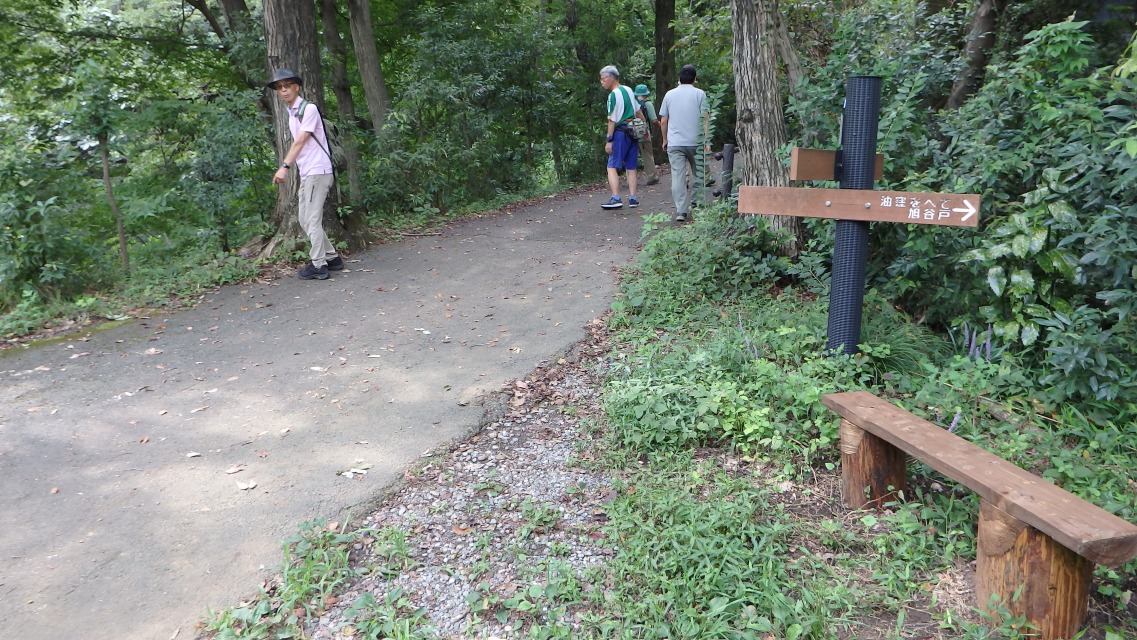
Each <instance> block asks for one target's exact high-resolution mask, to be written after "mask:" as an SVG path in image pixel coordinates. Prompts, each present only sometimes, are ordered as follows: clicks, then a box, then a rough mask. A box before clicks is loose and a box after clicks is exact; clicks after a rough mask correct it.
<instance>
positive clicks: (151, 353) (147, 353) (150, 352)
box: [142, 347, 162, 356]
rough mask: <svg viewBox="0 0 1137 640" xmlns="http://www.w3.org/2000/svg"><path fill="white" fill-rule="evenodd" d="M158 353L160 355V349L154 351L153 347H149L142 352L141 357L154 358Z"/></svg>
mask: <svg viewBox="0 0 1137 640" xmlns="http://www.w3.org/2000/svg"><path fill="white" fill-rule="evenodd" d="M159 353H162V350H161V349H155V348H154V347H150V348H149V349H147V350H145V351H143V352H142V355H144V356H156V355H158V354H159Z"/></svg>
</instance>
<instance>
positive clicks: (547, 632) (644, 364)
mask: <svg viewBox="0 0 1137 640" xmlns="http://www.w3.org/2000/svg"><path fill="white" fill-rule="evenodd" d="M757 225H758V226H753V225H752V223H751V222H739V221H718V220H716V219H715V216H713V215H704V216H702V217H701V218H700V222H698V223H696V224H694V225H690V226H687V227H683V228H679V229H666V228H652V229H650V233H651V236H652V237H651V240H650V241H649V242H648V245H647V247H646V248H645V251H644V252H643V258H642V260H641V262H640V263H639V265H638V266H637V267H636V269H634V270H632V272H631V273H630V274H628V276H627V281H626V282H625V284H624V295H623V297H622V298H621V299H620V300H619V301H618V302H617V303H616V304H615V305H613V306H614V313H613V314H612V316H611V318H610V322H609V325H610V328H611V332H610V333H609V334H608V335H607V336H605V337H606V338H608V339H610V341H611V349H610V352H609V354H608V358H607V361H606V372H607V373H606V380H605V382H604V384H603V389H602V405H603V409H604V412H603V415H602V416H601V415H597V414H596V413H594V412H592V411H591V410H589V411H587V412H586V413H587V415H589V416H595V418H590V419H589V421H588V424H589V425H590V427H591V431H590V432H589V436H590V437H592V438H597V441H596V442H595V443H594V445H593V446H591V447H588V446H586V445H585V444H584V443H583V442H582V443H581V445H580V448H578V449H577V451H576V456H575V457H574V459H573V460H571V461H570V465H572V466H579V467H588V468H589V469H591V470H593V471H597V472H602V473H604V474H605V475H606V476H607V477H608V478H610V479H612V493H613V495H612V496H611V498H612V499H611V500H610V501H609V502H607V503H606V505H605V507H604V509H603V512H604V517H605V518H606V522H605V523H604V524H603V525H602V527H601V531H602V533H603V535H602V536H601V539H603V540H605V541H606V544H610V548H611V552H612V555H611V557H610V558H608V559H607V561H606V562H604V563H603V564H601V565H597V566H593V567H592V568H590V569H588V570H585V571H582V572H578V571H576V570H574V569H573V568H572V566H571V565H570V564H568V563H566V562H564V561H562V558H564V557H567V556H569V555H570V552H571V548H569V547H568V545H567V544H566V543H564V542H557V543H556V545H553V544H550V545H548V550H547V552H546V555H545V556H544V557H535V556H531V555H530V554H531V553H532V549H533V548H534V547H533V546H532V545H530V543H532V542H535V541H537V540H539V539H541V538H543V537H544V536H545V534H546V532H548V531H549V530H551V529H554V528H556V527H557V526H558V524H559V523H560V522H561V520H562V515H561V514H562V513H563V512H562V511H560V510H559V508H560V507H559V506H558V505H550V504H542V503H539V502H536V501H531V500H515V501H514V502H511V503H509V504H511V505H513V506H512V507H510V508H508V509H506V510H505V512H508V513H507V515H508V514H513V515H512V516H510V517H515V518H516V520H517V521H518V530H517V535H516V536H515V537H514V538H513V539H512V545H511V546H510V547H509V549H508V550H507V553H509V554H512V555H513V556H515V557H514V558H513V560H514V562H515V564H516V565H517V566H522V567H524V569H523V570H520V571H519V575H518V580H517V583H518V584H519V585H522V587H519V588H518V589H517V590H515V591H510V592H508V593H503V592H502V591H501V590H500V589H499V588H497V587H495V586H494V585H493V584H491V582H490V578H491V576H489V575H488V574H487V571H488V569H489V567H490V566H491V565H492V563H491V559H490V558H488V557H484V556H483V557H481V558H480V561H479V562H476V563H474V564H473V565H472V566H470V567H468V568H467V575H468V576H470V585H471V588H470V590H469V593H468V594H467V597H466V602H467V604H468V606H469V614H468V616H469V617H468V620H469V627H468V629H469V631H470V633H469V636H470V637H478V636H477V634H478V633H479V632H480V630H482V629H484V628H485V627H484V626H480V625H484V624H491V623H496V624H497V625H499V626H498V627H494V629H495V634H496V635H501V634H502V633H504V634H505V637H511V638H522V637H524V638H598V639H608V638H613V639H617V638H618V639H639V638H644V639H647V638H676V639H677V638H692V639H694V638H699V639H702V638H730V639H754V640H768V639H770V638H779V639H781V638H816V639H820V640H830V639H832V640H850V639H853V638H856V639H858V640H870V639H881V640H884V639H894V638H895V639H900V638H914V637H919V638H929V639H931V638H934V639H937V640H947V639H949V638H952V639H955V638H963V639H968V640H980V639H988V638H1006V639H1010V640H1016V639H1022V638H1029V637H1031V631H1030V629H1029V628H1027V627H1026V626H1025V625H1024V621H1023V620H1022V619H1018V618H1015V617H1013V616H1011V615H1010V614H1009V613H1008V612H1007V611H1006V610H1002V609H995V610H994V611H993V612H992V613H981V612H979V611H978V610H977V609H976V608H975V606H974V605H975V603H974V602H973V601H972V597H973V595H972V594H973V590H972V589H971V584H972V576H971V572H972V564H971V563H972V561H973V560H974V557H975V544H976V542H975V523H976V521H977V511H978V499H977V497H976V496H975V495H974V494H971V493H970V492H968V491H966V490H965V489H963V488H961V487H958V486H956V485H955V484H954V483H953V482H951V481H949V480H947V479H946V478H944V477H942V476H938V475H936V474H934V473H933V472H931V471H930V470H927V469H921V468H916V469H914V470H913V472H912V475H913V476H914V482H913V483H912V487H911V489H910V493H911V495H909V496H906V498H907V499H906V501H904V502H898V503H894V504H891V505H888V506H887V508H886V509H885V510H884V511H882V512H868V511H849V510H848V509H846V508H845V507H844V506H843V505H842V501H841V497H840V476H839V470H838V469H837V466H838V463H839V452H838V450H837V445H836V439H837V438H836V422H837V421H836V419H835V416H833V415H831V414H830V413H828V412H827V411H826V410H824V409H823V408H822V407H821V405H820V402H819V399H820V397H821V395H823V394H825V393H829V392H833V391H841V390H849V389H869V390H872V391H874V392H876V393H878V394H881V395H884V396H887V397H889V398H890V399H892V400H893V401H895V402H898V403H900V404H902V405H903V406H905V407H906V408H908V409H909V410H910V411H913V412H915V413H917V414H919V415H922V416H923V417H925V418H927V419H929V420H932V421H933V422H936V423H937V424H940V425H941V426H943V427H945V428H946V427H949V426H952V427H954V429H955V432H956V433H958V434H960V435H961V436H962V437H965V438H967V439H969V440H971V441H973V442H976V443H977V444H979V445H981V446H983V447H985V448H987V449H989V450H991V451H993V452H995V453H997V454H998V455H1001V456H1003V457H1005V458H1007V459H1008V460H1011V461H1013V462H1015V463H1016V464H1019V465H1020V466H1022V467H1024V468H1026V469H1030V470H1032V471H1034V472H1035V473H1039V474H1041V475H1043V476H1044V477H1046V478H1047V479H1049V480H1051V481H1052V482H1055V483H1057V484H1059V485H1061V486H1063V487H1064V488H1066V489H1067V490H1069V491H1071V492H1072V493H1075V494H1077V495H1080V496H1082V497H1083V498H1085V499H1087V500H1089V501H1091V502H1093V503H1095V504H1098V505H1099V506H1102V507H1103V508H1105V509H1107V510H1109V511H1112V512H1114V513H1116V514H1118V515H1119V516H1121V517H1122V518H1125V519H1127V520H1130V521H1135V520H1137V485H1135V484H1134V483H1133V480H1132V479H1131V473H1130V470H1132V469H1133V468H1137V449H1135V447H1134V446H1133V443H1134V442H1137V421H1134V420H1132V419H1131V416H1132V415H1133V411H1134V410H1133V408H1132V406H1129V407H1126V406H1117V407H1114V412H1113V414H1112V415H1113V418H1112V419H1109V418H1106V419H1102V418H1101V417H1100V416H1101V415H1107V416H1108V415H1110V414H1109V412H1108V411H1103V408H1102V407H1101V406H1094V407H1091V408H1088V409H1083V408H1081V407H1076V406H1068V407H1064V408H1063V410H1062V412H1061V413H1057V414H1056V413H1042V412H1040V411H1039V410H1038V408H1037V406H1038V405H1037V404H1036V403H1033V402H1032V401H1031V398H1032V391H1033V390H1034V388H1033V386H1032V385H1033V380H1034V378H1033V377H1032V376H1031V374H1030V372H1029V371H1024V370H1023V369H1022V367H1021V366H1020V364H1019V361H1018V360H1017V359H1016V358H1015V355H1014V354H1013V353H1011V352H1009V351H1008V350H1006V349H998V348H995V349H992V350H991V351H990V355H988V351H987V350H986V349H984V350H982V352H979V351H977V350H975V349H963V350H960V349H959V348H958V346H957V345H953V343H952V342H951V341H950V340H947V339H944V338H942V337H939V336H936V335H934V334H932V333H930V332H928V331H927V330H926V329H924V328H921V327H917V326H914V325H913V324H912V323H911V322H910V321H909V319H908V318H905V317H904V316H903V315H902V314H899V313H897V312H896V311H895V310H894V309H893V308H892V306H891V305H889V304H888V303H887V301H885V300H883V299H882V298H880V297H879V296H878V295H876V294H874V293H871V292H870V294H869V295H868V296H866V318H865V323H864V331H863V344H862V345H861V350H860V353H858V354H857V355H854V356H840V357H824V356H822V355H821V354H820V352H821V351H822V349H823V347H824V344H825V340H824V331H825V321H826V311H827V301H826V299H825V296H824V292H823V291H820V292H819V290H818V289H817V287H816V286H815V285H816V283H817V282H820V281H823V280H824V278H825V276H824V274H823V273H821V272H820V271H819V270H818V268H817V265H818V264H819V261H816V260H814V261H811V262H810V264H811V267H810V269H809V274H808V277H807V278H806V277H802V275H801V273H800V270H797V271H795V269H794V268H791V267H792V265H786V263H784V262H782V261H780V259H779V258H775V257H772V256H770V255H768V254H767V252H769V251H770V250H771V248H772V247H776V246H778V239H777V238H776V237H774V236H772V235H770V234H768V233H766V232H765V231H764V230H763V228H762V227H761V226H760V225H761V223H757ZM756 239H758V240H761V242H758V240H756ZM720 245H723V246H720ZM692 248H697V250H698V251H705V252H707V253H709V254H714V255H720V256H728V255H729V254H731V253H732V252H737V251H746V252H749V254H750V255H749V256H748V257H747V258H746V259H745V260H742V259H740V258H737V257H735V258H727V259H726V260H725V263H726V264H734V265H736V268H723V269H720V268H717V267H713V266H712V265H711V264H710V263H709V262H706V263H705V262H704V261H703V260H702V259H701V258H700V257H699V256H697V255H692V256H688V257H686V258H682V259H679V258H677V257H676V255H677V254H676V252H677V251H678V252H682V251H691V252H692V253H694V252H695V251H694V250H693V249H692ZM677 260H678V261H679V262H680V263H681V264H682V265H684V267H685V268H690V269H692V270H695V271H700V272H701V275H700V276H699V277H698V278H697V282H698V285H697V286H695V287H694V288H692V287H690V286H689V281H688V279H686V278H684V277H683V275H684V274H683V271H682V269H675V268H674V264H675V263H676V261H677ZM668 265H670V266H668ZM783 267H786V268H783ZM799 286H802V288H799ZM1091 410H1092V413H1091ZM564 411H565V413H566V414H574V413H575V411H574V410H572V408H571V407H566V408H565V410H564ZM1090 415H1093V416H1095V418H1093V419H1091V418H1090V417H1088V416H1090ZM470 489H471V492H472V493H473V494H475V495H477V496H479V497H481V498H482V499H488V498H490V497H493V496H497V495H500V494H502V493H505V492H508V491H509V489H510V487H509V485H508V484H507V483H503V482H501V481H500V480H499V479H497V478H496V477H495V476H494V475H493V474H492V473H487V475H486V476H485V477H484V478H482V479H481V480H480V481H477V482H474V483H472V484H471V485H470ZM581 491H583V489H582V488H581V487H580V486H577V485H573V488H572V489H571V490H566V496H567V497H568V498H570V499H571V498H572V497H573V496H575V495H577V494H578V493H579V492H581ZM505 512H503V513H505ZM364 535H365V536H366V537H368V539H372V540H374V544H373V545H372V547H373V549H374V550H375V551H376V553H375V556H376V557H377V558H379V559H380V565H381V566H379V567H370V568H368V569H367V570H368V571H376V572H378V574H379V575H381V576H383V577H384V578H386V579H390V578H393V577H395V576H398V575H399V574H400V573H401V572H403V571H408V570H411V569H412V568H415V566H416V565H415V562H414V561H413V560H412V559H411V556H410V554H409V552H408V547H409V544H408V538H407V534H406V533H405V532H402V531H400V530H398V529H385V530H383V531H380V532H378V533H374V532H368V533H366V534H364ZM589 535H597V532H596V531H591V532H590V533H589ZM483 540H484V545H483V544H482V543H479V549H481V548H483V547H484V548H485V549H488V548H489V540H488V539H483ZM333 546H334V545H333ZM310 548H311V549H313V550H318V549H326V548H327V547H326V545H317V544H313V545H312V546H311V547H310ZM321 553H323V552H321ZM318 557H319V558H323V557H324V556H323V555H319V556H318ZM288 558H289V562H292V563H296V562H297V561H298V558H297V557H295V554H293V555H289V556H288ZM316 564H317V565H319V566H325V565H327V566H332V565H333V564H334V563H330V562H324V561H323V560H321V561H319V562H317V563H316ZM285 574H290V575H293V576H308V575H309V574H308V573H307V572H306V570H305V571H299V570H294V571H291V572H285ZM339 575H341V574H335V575H334V576H333V577H331V578H328V579H322V578H317V577H316V576H317V574H315V573H313V574H311V577H304V578H303V580H304V581H307V582H312V583H314V584H317V585H319V586H318V588H307V589H302V588H288V589H285V588H284V587H283V586H282V587H280V588H279V592H274V593H270V594H265V597H264V598H263V599H262V601H260V602H258V603H257V604H256V605H255V607H261V609H256V608H253V609H250V608H249V607H243V608H239V609H238V611H240V614H239V615H238V614H236V613H232V612H231V613H228V614H225V615H226V616H227V617H226V618H225V619H227V620H238V621H242V620H244V619H248V618H249V617H250V615H251V614H250V613H249V611H252V612H253V613H258V612H259V614H260V615H261V617H262V619H274V618H272V617H273V616H281V615H285V616H286V615H287V613H286V612H287V611H288V610H289V609H288V607H289V606H291V607H293V608H295V607H296V606H302V607H306V608H304V611H309V610H311V608H312V607H313V606H314V607H318V606H319V602H320V597H321V594H323V593H325V585H327V588H330V589H333V590H334V589H336V588H339V585H342V584H343V582H342V581H341V579H340V578H338V577H335V576H339ZM343 579H349V578H347V577H345V578H343ZM1094 584H1095V593H1094V594H1093V598H1092V603H1091V609H1090V620H1089V621H1088V629H1087V631H1086V633H1085V634H1084V635H1083V636H1082V637H1084V638H1095V639H1099V640H1119V639H1120V638H1126V637H1137V621H1135V620H1137V616H1135V615H1134V614H1137V604H1135V603H1134V602H1133V598H1132V595H1133V592H1134V590H1135V589H1137V563H1129V564H1128V565H1126V566H1124V567H1121V568H1120V569H1117V570H1110V569H1105V568H1098V569H1097V571H1096V574H1095V583H1094ZM284 594H288V595H284ZM264 602H268V603H269V604H267V605H266V604H264ZM286 603H288V604H287V605H286ZM297 603H307V604H304V605H298V604H297ZM350 611H351V616H349V617H352V619H353V620H354V621H355V624H356V627H357V630H359V631H360V632H361V634H362V635H360V636H359V637H375V638H382V637H406V638H412V637H425V635H426V634H427V633H428V631H427V629H428V627H429V626H428V625H427V624H426V622H425V617H424V615H425V614H424V613H423V612H422V611H421V610H415V609H412V608H411V607H410V605H408V604H407V599H406V598H405V595H404V594H403V593H402V592H400V591H398V590H394V591H390V592H388V593H387V595H386V597H384V598H382V599H379V598H376V597H374V596H372V597H371V598H370V599H367V598H361V599H360V600H358V601H357V602H356V603H355V606H353V607H352V608H351V609H350ZM218 619H220V618H218ZM275 620H276V622H275V624H277V625H286V624H292V623H289V622H288V618H287V617H285V618H283V619H281V618H275ZM243 624H247V623H244V622H243ZM277 628H292V627H277ZM501 629H505V631H504V632H501V631H500V630H501ZM499 632H500V633H499ZM416 634H418V635H416ZM232 637H254V636H232ZM266 637H267V636H266Z"/></svg>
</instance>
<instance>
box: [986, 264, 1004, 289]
mask: <svg viewBox="0 0 1137 640" xmlns="http://www.w3.org/2000/svg"><path fill="white" fill-rule="evenodd" d="M987 284H988V286H990V287H991V291H994V292H995V295H997V296H1001V295H1003V289H1004V288H1006V286H1007V275H1006V272H1005V271H1003V268H1002V267H991V268H990V269H988V270H987Z"/></svg>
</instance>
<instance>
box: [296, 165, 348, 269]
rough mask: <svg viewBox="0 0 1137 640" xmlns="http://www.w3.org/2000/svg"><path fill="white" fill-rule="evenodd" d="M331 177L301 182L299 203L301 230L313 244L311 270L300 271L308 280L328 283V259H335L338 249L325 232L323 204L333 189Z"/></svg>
mask: <svg viewBox="0 0 1137 640" xmlns="http://www.w3.org/2000/svg"><path fill="white" fill-rule="evenodd" d="M332 179H333V178H332V174H330V173H329V174H326V175H319V176H308V177H307V178H303V179H301V180H300V202H299V205H300V206H299V209H298V211H297V216H298V219H299V222H300V228H301V229H303V230H304V233H305V234H307V236H308V240H309V242H311V243H312V248H311V251H310V252H309V254H308V255H309V257H310V258H311V260H312V264H311V268H308V267H305V268H304V269H301V270H300V277H301V278H304V279H305V280H326V279H327V278H328V268H327V265H328V259H329V258H328V256H335V255H338V254H336V249H335V247H334V246H332V242H331V241H330V240H328V234H327V233H325V232H324V201H325V200H326V199H327V197H328V190H329V189H330V188H331V186H332Z"/></svg>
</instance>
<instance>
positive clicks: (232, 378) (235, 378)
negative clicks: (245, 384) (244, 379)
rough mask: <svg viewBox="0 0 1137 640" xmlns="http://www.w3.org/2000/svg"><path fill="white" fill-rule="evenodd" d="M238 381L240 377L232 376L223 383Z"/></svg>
mask: <svg viewBox="0 0 1137 640" xmlns="http://www.w3.org/2000/svg"><path fill="white" fill-rule="evenodd" d="M238 379H240V376H232V377H230V378H228V379H226V380H225V382H233V381H235V380H238Z"/></svg>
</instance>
